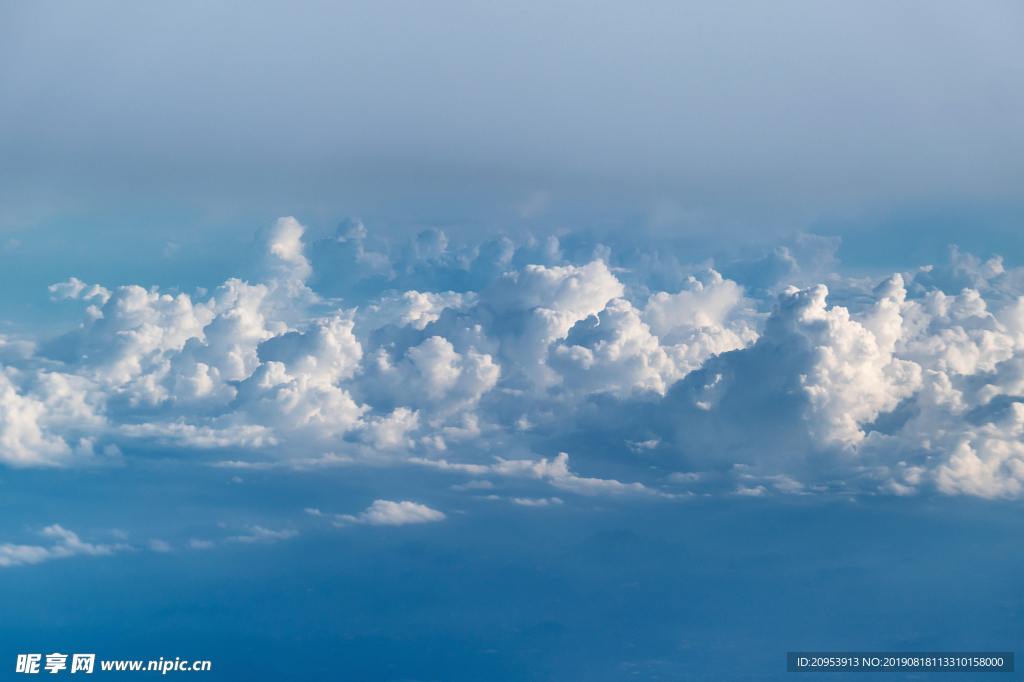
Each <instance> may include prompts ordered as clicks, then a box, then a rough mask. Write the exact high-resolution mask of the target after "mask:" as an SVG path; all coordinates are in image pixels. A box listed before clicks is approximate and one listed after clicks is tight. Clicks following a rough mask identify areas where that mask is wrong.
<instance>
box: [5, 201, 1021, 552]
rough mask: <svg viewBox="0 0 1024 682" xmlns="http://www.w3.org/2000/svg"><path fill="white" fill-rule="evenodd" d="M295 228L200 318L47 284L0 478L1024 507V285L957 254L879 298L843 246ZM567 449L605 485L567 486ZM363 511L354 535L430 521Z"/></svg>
mask: <svg viewBox="0 0 1024 682" xmlns="http://www.w3.org/2000/svg"><path fill="white" fill-rule="evenodd" d="M303 235H304V230H303V227H302V226H301V225H299V224H298V222H296V221H295V220H294V219H292V218H283V219H281V220H280V221H278V222H277V224H276V225H275V226H274V227H273V229H271V230H270V231H269V232H268V234H267V235H266V243H265V250H264V251H265V256H264V259H265V260H264V263H263V272H264V273H265V274H264V276H263V277H262V278H260V279H259V281H255V282H248V281H241V280H238V279H230V280H228V281H226V282H225V283H224V284H223V285H222V286H221V287H219V288H217V289H216V290H214V291H213V292H211V293H210V294H209V295H208V296H204V297H200V298H196V299H194V298H193V297H190V296H188V295H186V294H183V293H176V294H170V293H165V292H161V291H159V290H158V289H144V288H142V287H138V286H120V287H116V288H112V289H109V290H108V289H106V288H104V287H102V286H99V285H95V284H93V285H90V284H86V283H84V282H81V281H79V280H77V279H75V278H71V279H69V280H68V281H67V282H63V283H58V284H55V285H53V286H51V287H50V292H51V295H52V297H53V298H54V299H76V300H83V301H84V302H85V303H84V304H83V305H85V310H84V318H83V320H82V323H81V325H80V326H79V328H78V329H76V330H74V331H73V332H71V333H69V334H66V335H64V336H61V337H59V338H56V339H52V340H49V341H46V342H44V343H39V344H34V343H32V342H29V341H27V340H24V339H8V338H0V363H2V364H0V460H2V461H3V462H5V463H7V464H8V465H11V466H72V465H73V466H79V465H83V464H102V463H104V462H108V461H110V460H112V459H117V458H119V457H121V456H122V454H121V453H122V452H123V451H124V450H125V449H126V448H131V449H132V450H133V451H134V452H145V451H146V448H148V447H162V448H166V447H187V448H192V449H199V450H211V449H212V450H222V449H231V450H232V451H233V452H236V453H237V452H239V451H241V452H248V453H249V454H248V455H246V456H244V457H240V458H237V459H236V460H235V462H234V464H233V465H238V466H245V465H250V466H267V467H270V466H276V465H277V464H275V463H284V464H287V463H292V464H293V465H295V466H296V467H297V468H298V467H310V466H318V465H329V464H337V463H353V462H375V463H383V462H407V463H410V464H413V465H421V466H423V465H427V466H431V467H433V468H435V469H438V470H447V471H451V472H453V474H459V473H461V474H468V475H471V476H476V477H494V476H498V477H504V478H507V479H510V480H511V479H523V480H529V479H532V480H537V481H542V482H544V483H545V484H547V485H550V486H552V487H555V488H557V489H560V490H564V491H568V492H572V493H577V494H595V493H602V494H608V493H631V494H659V495H679V494H686V492H687V491H688V490H689V489H690V488H693V487H695V486H701V485H719V486H720V487H721V486H725V488H723V489H730V490H733V491H734V492H739V493H741V494H768V493H773V494H774V493H780V494H781V493H808V492H814V491H820V490H829V489H839V490H843V491H861V492H863V491H872V492H878V491H883V492H888V493H894V494H910V493H913V492H916V491H918V490H921V489H934V490H938V491H941V492H943V493H948V494H970V495H980V496H984V497H1016V496H1019V495H1021V494H1022V493H1024V444H1022V435H1024V297H1022V296H1021V293H1024V275H1022V274H1021V273H1020V272H1017V271H1007V270H1005V269H1004V268H1003V266H1002V263H1001V261H999V260H998V259H995V260H991V261H989V262H987V263H982V262H980V261H979V260H977V259H974V258H973V257H971V256H968V255H964V254H960V253H959V252H957V251H955V250H954V251H953V253H952V258H951V262H950V264H949V265H948V266H944V267H939V268H933V267H926V268H922V269H919V270H917V271H914V272H908V273H902V274H896V275H893V276H891V277H888V278H885V279H884V280H882V281H874V282H868V281H855V280H844V279H842V278H840V277H838V276H836V275H833V274H830V273H827V272H826V271H827V270H828V268H829V267H831V266H832V265H834V261H833V260H832V259H831V256H830V255H829V254H830V253H831V252H830V251H829V250H828V249H829V248H832V249H834V248H835V244H833V243H831V242H828V240H821V239H820V238H811V237H803V238H801V239H800V240H798V243H797V244H796V245H794V247H793V249H792V250H790V249H789V248H783V247H780V248H779V249H776V250H775V251H774V252H772V253H771V254H769V255H768V256H766V257H765V258H764V259H762V260H761V261H753V262H745V263H742V262H736V263H731V264H730V263H726V264H724V266H723V267H721V268H719V270H717V271H716V269H714V268H713V267H711V266H710V265H709V264H704V265H702V266H700V267H695V268H686V267H684V266H681V265H679V263H678V261H676V260H672V261H671V267H669V266H668V265H666V263H669V260H670V259H668V258H667V257H666V256H665V254H658V253H648V254H641V256H637V254H636V253H624V254H620V255H616V254H615V253H614V252H613V251H612V250H611V249H608V248H606V247H602V246H600V245H598V246H594V247H592V248H591V249H590V251H589V252H587V251H586V250H582V249H579V248H577V249H576V251H575V252H574V253H569V254H568V255H567V249H566V248H565V247H563V245H561V244H560V243H559V242H558V240H557V239H554V238H550V239H548V240H545V241H543V242H541V241H528V242H526V243H524V244H520V245H519V246H518V247H517V246H516V245H515V244H513V243H512V242H511V241H510V240H508V239H506V238H502V239H498V240H495V241H492V242H489V243H486V244H480V245H475V246H466V247H461V248H459V249H454V248H452V247H451V245H450V243H449V241H448V240H447V238H446V237H445V235H444V234H443V233H442V232H440V231H439V230H428V231H427V232H424V233H423V234H421V235H419V236H418V237H416V238H414V239H413V240H411V241H409V242H407V243H391V242H387V241H386V240H381V239H378V238H375V237H373V236H371V235H369V234H368V231H367V230H366V228H365V227H364V226H363V225H362V224H361V223H359V222H357V221H350V222H349V223H346V224H345V225H343V226H342V227H341V228H340V229H339V231H338V232H337V233H336V234H335V235H334V236H332V237H330V238H327V239H323V240H319V241H316V242H313V243H312V244H308V245H307V244H305V243H304V241H303ZM805 252H806V253H809V254H811V255H810V256H808V257H807V258H806V259H805V262H804V264H803V265H801V264H800V263H799V262H798V258H797V256H799V255H800V254H801V253H805ZM794 254H795V255H794ZM822 254H824V255H822ZM801 257H803V256H801ZM723 273H727V274H729V276H728V277H727V276H725V274H723ZM815 279H817V280H818V281H814V280H815ZM822 280H827V281H828V282H829V285H830V286H832V288H833V291H832V292H830V291H829V288H827V287H826V285H825V284H822V283H821V281H822ZM656 283H660V284H661V285H662V286H663V287H664V289H663V290H658V289H657V288H656V287H654V285H655V284H656ZM573 443H575V444H576V445H575V446H574V445H573ZM574 447H576V448H577V449H574ZM560 450H569V451H571V452H572V456H573V461H574V463H576V466H577V467H583V468H584V470H599V471H604V472H617V473H615V474H614V476H613V475H612V474H611V473H609V474H606V475H607V476H608V477H606V478H596V477H585V476H580V475H577V474H575V473H573V472H571V471H570V469H569V467H568V455H566V454H565V453H564V452H563V453H561V454H559V455H557V456H555V457H552V455H553V454H554V453H556V452H559V451H560ZM324 452H329V453H330V454H329V455H324V454H323V453H324ZM533 452H542V453H550V454H549V455H548V457H541V456H537V455H532V454H530V453H533ZM652 472H653V473H652ZM659 472H660V473H659ZM624 476H630V477H631V478H632V480H633V481H636V480H637V479H642V480H643V482H631V483H620V482H619V481H618V480H617V478H621V477H624ZM716 481H717V483H716ZM516 499H523V500H525V499H532V498H526V497H522V498H516ZM542 499H543V498H542ZM378 503H379V508H376V507H371V508H370V509H368V510H366V511H365V512H363V513H362V514H360V515H359V516H352V517H344V519H345V521H346V522H357V521H358V522H365V523H391V522H390V521H386V520H381V519H406V520H404V521H402V522H403V523H405V522H411V519H414V518H418V519H420V520H435V519H433V518H428V516H429V514H440V512H434V511H433V510H429V509H427V508H426V507H422V508H420V507H421V505H413V504H412V503H406V502H402V503H394V502H387V501H378ZM378 503H374V504H375V505H377V504H378ZM403 505H406V506H403ZM408 505H412V506H408ZM428 513H429V514H428ZM417 515H418V516H417ZM424 515H427V516H424ZM243 537H249V536H239V538H238V540H239V541H246V540H244V539H243ZM252 538H253V539H254V540H255V539H259V536H258V534H254V535H253V536H252ZM11 551H14V550H11Z"/></svg>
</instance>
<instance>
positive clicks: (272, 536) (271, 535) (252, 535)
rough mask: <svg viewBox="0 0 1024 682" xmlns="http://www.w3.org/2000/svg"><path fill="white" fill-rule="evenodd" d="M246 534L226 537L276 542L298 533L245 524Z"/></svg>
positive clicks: (238, 539) (249, 540)
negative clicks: (247, 532)
mask: <svg viewBox="0 0 1024 682" xmlns="http://www.w3.org/2000/svg"><path fill="white" fill-rule="evenodd" d="M246 528H247V529H248V531H249V534H248V535H235V536H232V537H229V538H228V541H229V542H277V541H278V540H287V539H288V538H293V537H295V536H296V535H298V534H299V531H297V530H288V529H285V530H270V529H267V528H264V527H262V526H247V527H246Z"/></svg>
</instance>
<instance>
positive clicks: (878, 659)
mask: <svg viewBox="0 0 1024 682" xmlns="http://www.w3.org/2000/svg"><path fill="white" fill-rule="evenodd" d="M786 671H787V672H791V673H805V672H819V673H821V672H850V673H855V672H861V673H869V672H870V673H873V672H893V671H901V672H991V673H1012V672H1013V652H1012V651H790V652H787V653H786Z"/></svg>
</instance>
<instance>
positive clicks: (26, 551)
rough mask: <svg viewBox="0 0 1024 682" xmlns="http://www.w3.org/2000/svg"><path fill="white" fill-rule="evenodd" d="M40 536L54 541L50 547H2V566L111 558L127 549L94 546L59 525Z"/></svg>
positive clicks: (7, 544) (117, 545) (53, 526)
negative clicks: (89, 558)
mask: <svg viewBox="0 0 1024 682" xmlns="http://www.w3.org/2000/svg"><path fill="white" fill-rule="evenodd" d="M40 535H42V536H43V537H46V538H50V539H51V540H54V541H55V542H54V544H52V545H50V546H49V547H44V546H42V545H13V544H11V543H6V542H5V543H4V544H2V545H0V566H18V565H20V564H38V563H41V562H43V561H49V560H50V559H64V558H67V557H72V556H76V555H79V554H84V555H89V556H109V555H111V554H113V553H114V552H116V551H118V550H122V549H127V546H126V545H120V544H116V545H94V544H91V543H88V542H83V541H82V540H81V539H79V537H78V535H76V534H75V533H73V532H72V531H70V530H67V529H66V528H63V527H62V526H60V525H59V524H53V525H52V526H47V527H46V528H44V529H43V530H42V531H41V532H40Z"/></svg>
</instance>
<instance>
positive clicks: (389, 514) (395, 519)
mask: <svg viewBox="0 0 1024 682" xmlns="http://www.w3.org/2000/svg"><path fill="white" fill-rule="evenodd" d="M446 518H448V517H447V516H446V515H445V514H444V512H440V511H437V510H436V509H431V508H430V507H427V506H426V505H423V504H416V503H415V502H391V501H389V500H374V502H373V504H371V505H370V506H369V507H367V508H366V509H365V510H364V511H362V512H360V513H359V515H357V516H351V515H348V514H340V515H337V516H336V517H335V524H337V525H345V524H348V523H367V524H370V525H371V526H404V525H405V524H408V523H428V522H430V521H443V520H444V519H446Z"/></svg>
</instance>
